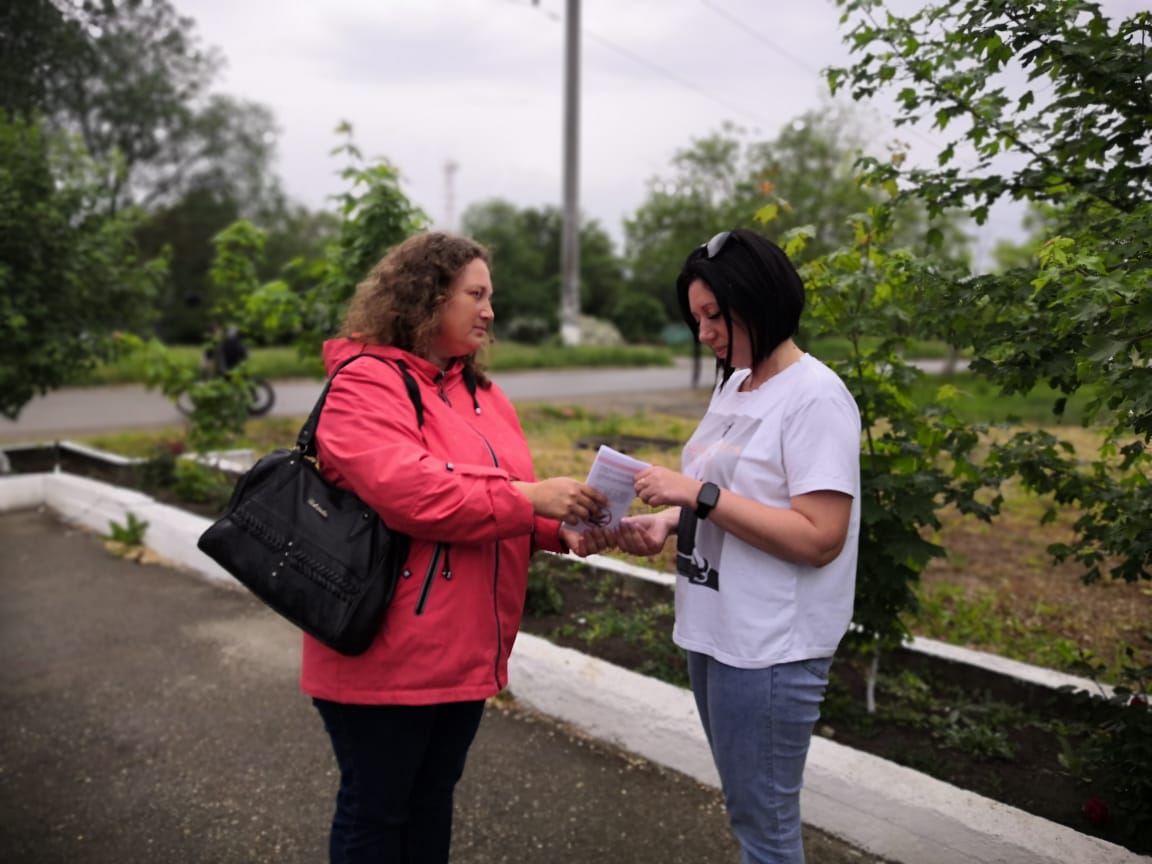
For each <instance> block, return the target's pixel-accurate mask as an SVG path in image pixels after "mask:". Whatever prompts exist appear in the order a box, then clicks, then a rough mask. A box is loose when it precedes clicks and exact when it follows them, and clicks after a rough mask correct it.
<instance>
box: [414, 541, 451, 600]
mask: <svg viewBox="0 0 1152 864" xmlns="http://www.w3.org/2000/svg"><path fill="white" fill-rule="evenodd" d="M446 547H447V544H445V543H437V544H436V548H435V549H433V550H432V561H431V562H429V564H428V572H427V573H426V574H425V575H424V584H423V585H422V586H421V588H420V600H419V602H417V603H416V614H417V615H423V614H424V604H426V603H427V602H428V592H429V591H431V590H432V582H433V581H434V580H435V579H436V565H438V564H439V563H440V555H441V553H442V552H443V551H444V550H445V548H446Z"/></svg>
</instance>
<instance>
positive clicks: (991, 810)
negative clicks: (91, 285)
mask: <svg viewBox="0 0 1152 864" xmlns="http://www.w3.org/2000/svg"><path fill="white" fill-rule="evenodd" d="M41 506H47V507H50V508H52V509H53V510H55V511H56V512H57V513H59V514H60V516H61V517H62V518H64V519H65V520H67V521H69V522H74V523H78V524H80V525H83V526H85V527H86V528H89V529H91V530H95V531H98V532H100V533H107V532H108V529H109V524H110V522H112V521H115V522H118V523H123V522H124V521H125V519H126V518H127V514H128V513H133V514H134V515H135V516H136V517H137V518H138V519H142V520H144V521H147V522H148V531H147V534H146V537H147V540H148V546H149V547H150V548H152V549H153V551H155V552H156V553H157V554H159V555H160V556H162V557H163V558H165V559H167V560H168V561H171V562H173V563H174V564H176V565H178V566H180V567H182V568H184V569H187V570H190V571H193V572H195V573H197V574H199V575H202V576H205V577H207V578H208V579H210V580H212V581H213V582H217V583H219V584H222V585H229V586H233V587H239V584H238V583H237V582H236V580H235V579H233V578H232V577H231V576H230V575H229V574H228V573H227V572H226V571H224V570H223V569H221V568H220V567H219V566H218V565H217V564H216V563H215V562H213V561H212V560H211V559H210V558H208V557H207V556H205V555H204V554H203V553H201V552H200V551H199V550H198V549H197V548H196V539H197V538H198V537H199V536H200V534H201V533H202V532H203V530H204V529H205V528H206V527H207V526H208V525H209V520H208V519H205V518H203V517H200V516H196V515H194V514H190V513H187V512H185V511H183V510H180V509H178V508H175V507H170V506H168V505H165V504H161V503H159V502H157V501H155V500H154V499H152V498H151V497H149V496H147V495H143V494H140V493H138V492H134V491H131V490H127V489H122V488H119V487H116V486H111V485H109V484H106V483H101V482H98V481H94V480H89V479H87V478H83V477H77V476H74V475H70V474H65V473H60V472H56V473H50V474H48V473H46V474H26V475H10V476H3V477H0V513H2V512H7V511H11V510H21V509H29V508H35V507H41ZM601 558H603V556H597V559H601ZM607 560H611V559H607ZM594 563H596V564H600V563H601V562H600V561H599V560H597V561H595V562H594ZM617 563H619V562H617ZM626 566H627V567H628V570H629V571H633V570H641V569H642V568H636V567H635V566H634V565H626ZM631 575H636V574H635V573H631ZM655 581H661V580H660V579H658V578H657V579H656V580H655ZM937 644H942V643H937ZM966 653H967V654H968V655H971V656H972V657H977V656H987V655H978V654H977V652H966ZM1016 666H1019V667H1023V666H1024V664H1013V667H1016ZM1027 668H1028V669H1034V668H1035V667H1027ZM1036 672H1037V673H1043V672H1044V670H1036ZM1009 674H1011V673H1009ZM509 676H510V678H511V681H512V685H511V688H510V689H511V691H512V694H513V695H514V696H515V697H516V698H517V699H519V700H521V701H523V702H525V703H526V704H528V705H531V706H532V707H534V708H536V709H538V710H540V711H542V712H544V713H546V714H548V715H550V716H553V717H556V718H558V719H560V720H563V721H564V722H567V723H570V724H572V725H573V726H575V727H577V728H579V729H581V730H582V731H584V732H585V733H587V734H589V735H591V736H593V737H596V738H599V739H602V740H605V741H608V742H611V743H612V744H614V745H616V746H618V747H621V748H623V749H626V750H629V751H631V752H633V753H636V754H638V755H640V756H643V757H644V758H646V759H648V760H650V761H652V762H655V763H657V764H660V765H664V766H666V767H668V768H672V769H674V770H676V771H680V772H682V773H684V774H687V775H689V776H691V777H694V778H695V779H697V780H699V781H701V782H704V783H708V784H710V785H713V786H717V785H718V780H717V776H716V771H715V768H714V767H713V765H712V759H711V754H710V753H709V750H708V744H707V741H706V740H705V738H704V733H703V731H702V730H701V728H700V723H699V719H698V716H697V713H696V706H695V704H694V702H693V700H692V695H691V693H689V692H688V691H687V690H684V689H682V688H679V687H675V686H673V685H671V684H667V683H665V682H662V681H658V680H656V679H654V678H649V677H647V676H644V675H639V674H637V673H634V672H631V671H629V670H627V669H622V668H620V667H618V666H614V665H612V664H610V663H606V662H604V661H602V660H597V659H595V658H592V657H589V656H587V655H584V654H581V653H580V652H577V651H573V650H571V649H568V648H562V647H559V646H557V645H554V644H552V643H550V642H548V641H547V640H545V639H541V638H538V637H535V636H532V635H530V634H527V633H523V634H521V635H520V636H519V637H518V638H517V641H516V650H515V651H514V652H513V654H512V658H511V662H510V670H509ZM1039 677H1041V678H1044V677H1046V676H1044V675H1042V674H1041V675H1040V676H1039ZM1050 686H1051V685H1050ZM1057 686H1058V685H1057ZM803 809H804V821H805V822H806V823H807V824H810V825H813V826H815V827H817V828H820V829H821V830H824V831H826V832H828V833H830V834H833V835H835V836H837V837H840V838H842V839H843V840H845V841H846V842H848V843H851V844H852V845H854V846H857V847H859V848H861V849H863V850H865V851H866V852H869V853H871V854H873V855H877V856H880V857H882V858H886V859H888V860H890V861H894V862H899V864H1069V862H1075V864H1136V862H1148V861H1150V860H1152V859H1150V858H1148V857H1145V856H1139V855H1136V854H1134V853H1132V852H1129V851H1127V850H1126V849H1123V848H1121V847H1119V846H1116V845H1114V844H1111V843H1106V842H1104V841H1102V840H1097V839H1096V838H1093V837H1088V836H1086V835H1083V834H1080V833H1078V832H1076V831H1073V830H1072V829H1070V828H1066V827H1064V826H1062V825H1059V824H1056V823H1054V822H1050V821H1048V820H1046V819H1040V818H1038V817H1036V816H1033V815H1031V814H1029V813H1025V812H1023V811H1021V810H1017V809H1016V808H1013V807H1008V806H1007V805H1004V804H1001V803H999V802H997V801H993V800H991V799H988V798H984V797H981V796H979V795H976V794H974V793H971V792H967V791H965V790H962V789H958V788H956V787H955V786H951V785H949V784H947V783H942V782H940V781H938V780H935V779H933V778H931V777H928V776H927V775H924V774H921V773H919V772H917V771H913V770H911V769H908V768H904V767H901V766H899V765H895V764H893V763H891V762H887V761H885V760H883V759H879V758H877V757H875V756H871V755H870V754H866V753H861V752H859V751H856V750H852V749H850V748H848V747H844V746H842V745H839V744H836V743H835V742H833V741H829V740H827V739H824V738H819V737H816V738H814V739H813V741H812V747H811V751H810V753H809V757H808V766H807V770H806V772H805V788H804V793H803Z"/></svg>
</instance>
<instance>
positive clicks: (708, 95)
mask: <svg viewBox="0 0 1152 864" xmlns="http://www.w3.org/2000/svg"><path fill="white" fill-rule="evenodd" d="M507 2H509V3H512V4H514V5H516V6H523V5H525V2H524V0H507ZM528 2H529V4H530V8H532V9H533V10H535V11H537V12H540V13H541V14H542V15H544V16H545V17H547V18H548V19H549V20H551V21H555V22H557V23H559V22H561V20H562V19H561V16H560V15H558V14H557V13H555V12H551V11H549V10H547V9H544V8H542V7H541V6H540V5H539V3H538V2H537V0H528ZM580 31H581V32H582V33H583V34H584V35H585V36H588V37H590V38H591V39H594V40H595V41H596V42H599V43H600V44H601V45H602V46H604V47H605V48H607V49H609V50H610V51H615V52H616V53H617V54H619V55H621V56H622V57H626V58H628V59H629V60H631V61H632V62H633V63H638V64H639V65H641V66H644V67H645V68H647V69H649V70H651V71H652V72H655V73H656V74H658V75H661V76H663V77H665V78H667V79H668V80H670V81H672V82H674V83H676V84H678V85H680V86H681V87H683V88H685V89H686V90H691V91H692V92H693V93H696V94H697V95H699V96H702V97H703V98H705V99H707V100H708V101H710V102H714V103H716V104H717V105H720V106H721V107H723V108H725V109H727V110H728V111H734V112H736V113H737V114H741V115H743V116H744V117H747V118H748V119H750V120H755V121H756V122H757V123H762V124H765V125H768V126H773V125H775V122H774V121H772V120H769V119H768V118H767V117H764V116H763V115H760V114H756V113H754V112H751V111H749V110H748V109H747V108H745V107H743V106H740V105H736V104H734V103H732V102H727V101H725V100H723V99H719V98H717V97H716V94H715V93H713V92H710V91H708V90H705V89H704V88H702V87H700V86H698V85H696V84H693V83H692V82H691V81H688V80H686V79H685V78H682V77H680V76H679V75H677V74H676V73H675V72H672V71H671V70H669V69H666V68H664V67H663V66H660V65H658V64H656V63H653V62H652V61H651V60H648V59H647V58H645V57H641V56H640V55H639V54H637V53H635V52H634V51H630V50H629V49H627V48H625V47H623V46H622V45H618V44H617V43H615V42H613V41H612V40H610V39H606V38H604V37H603V36H601V35H600V34H598V33H593V32H592V31H591V30H589V29H588V28H587V27H581V28H580Z"/></svg>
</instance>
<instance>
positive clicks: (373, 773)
mask: <svg viewBox="0 0 1152 864" xmlns="http://www.w3.org/2000/svg"><path fill="white" fill-rule="evenodd" d="M492 303H493V286H492V278H491V275H490V272H489V255H488V252H487V250H486V249H485V248H484V247H483V246H481V245H479V244H477V243H475V242H473V241H472V240H469V239H466V238H463V237H459V236H455V235H451V234H446V233H422V234H417V235H414V236H412V237H410V238H408V239H407V240H405V241H403V242H402V243H400V244H399V245H397V246H395V247H394V248H392V249H391V250H389V251H388V253H387V254H386V255H385V256H384V258H383V259H382V260H381V261H380V262H379V263H378V264H377V265H376V266H375V268H374V269H373V270H372V272H371V273H370V274H368V276H367V278H366V279H365V280H364V281H363V282H361V283H360V285H359V286H358V287H357V289H356V293H355V296H354V297H353V298H352V301H351V303H350V305H349V308H348V311H347V315H346V317H345V319H344V324H343V329H342V333H341V335H340V337H339V338H336V339H332V340H330V341H328V342H326V343H325V344H324V348H323V354H324V360H325V363H326V366H327V368H328V370H329V372H330V373H331V371H332V370H334V369H335V367H336V366H337V365H338V364H340V363H341V362H342V361H344V360H346V359H348V358H350V357H354V356H355V355H357V354H363V353H370V354H374V355H377V356H378V357H383V358H387V359H388V360H390V361H393V363H398V364H400V363H402V364H403V365H404V366H405V367H406V368H407V370H408V371H409V372H410V373H411V375H412V376H413V377H414V378H415V380H416V382H417V383H418V386H419V389H420V393H421V397H422V401H423V404H424V423H423V425H422V426H419V425H418V424H417V422H416V416H415V410H414V408H413V406H412V404H411V403H410V401H409V398H408V396H407V394H406V392H405V384H404V381H403V379H402V378H401V375H400V374H399V373H398V371H397V369H395V368H392V367H390V365H389V364H386V363H381V362H379V361H376V360H367V359H365V360H361V361H358V362H353V363H351V364H349V365H348V366H346V367H345V368H344V369H343V370H342V371H341V372H340V374H339V375H337V376H336V377H335V379H334V380H333V383H332V386H331V389H330V391H329V393H328V398H327V401H326V403H325V405H324V409H323V412H322V413H321V416H320V421H319V427H318V431H317V438H316V440H317V451H318V457H319V462H320V466H321V470H322V471H323V473H324V475H325V477H327V478H328V479H329V480H331V481H332V482H334V483H336V484H337V485H338V486H341V487H343V488H346V489H350V490H352V491H353V492H355V493H356V494H357V495H358V496H359V497H360V498H361V499H362V500H364V501H365V502H367V503H368V504H370V505H371V506H372V507H373V508H375V509H376V510H377V512H379V514H380V516H381V517H382V518H383V520H384V521H385V523H387V524H388V526H389V527H391V528H392V529H394V530H396V531H399V532H403V533H404V534H407V535H409V537H410V538H411V548H410V552H409V555H408V559H407V561H406V564H405V566H404V569H403V573H402V578H401V579H400V583H399V586H398V587H397V590H396V594H395V596H394V598H393V600H392V602H391V604H390V606H389V608H388V612H387V614H386V616H385V619H384V622H383V625H382V627H381V630H380V633H379V635H378V636H377V637H376V640H375V642H374V643H373V644H372V645H371V647H370V648H369V649H368V650H367V651H366V652H365V653H364V654H361V655H358V656H354V657H350V656H345V655H342V654H339V653H337V652H335V651H333V650H331V649H329V648H327V647H325V646H324V645H323V644H321V643H320V642H318V641H316V640H315V639H312V638H311V637H308V636H305V637H304V647H303V665H302V670H301V687H302V689H303V691H304V692H305V693H306V694H308V695H310V696H311V697H312V699H313V703H314V705H315V706H316V708H317V710H318V711H319V714H320V717H321V718H322V720H323V723H324V727H325V729H326V730H327V732H328V735H329V738H330V739H331V743H332V748H333V751H334V753H335V757H336V762H337V764H338V766H339V770H340V786H339V790H338V792H337V796H336V809H335V815H334V817H333V820H332V829H331V834H330V838H329V859H330V861H331V862H333V864H337V862H339V864H352V862H368V861H371V862H383V861H387V862H390V864H401V862H409V864H434V862H447V861H448V854H449V844H450V840H451V834H452V810H453V791H454V789H455V786H456V783H457V781H458V780H459V779H460V777H461V775H462V773H463V770H464V764H465V758H466V756H467V753H468V749H469V747H470V746H471V743H472V740H473V737H474V736H475V734H476V731H477V729H478V727H479V724H480V720H481V716H482V714H483V711H484V702H485V700H486V699H487V698H488V697H490V696H493V695H495V694H496V693H497V692H499V691H500V690H501V689H503V688H504V687H505V686H506V685H507V683H508V656H509V653H510V652H511V650H512V645H513V642H514V641H515V639H516V634H517V631H518V629H519V626H520V620H521V615H522V612H523V608H524V601H525V593H526V589H527V574H528V561H529V558H530V557H531V556H532V554H533V553H534V552H535V551H537V550H541V549H544V550H550V551H553V552H566V551H569V550H571V551H573V552H575V553H576V554H578V555H587V554H590V553H592V552H596V551H599V550H600V549H602V548H605V547H606V546H607V543H608V540H609V539H612V538H610V537H609V536H608V535H607V534H605V533H604V532H602V531H599V530H595V529H594V530H589V531H585V532H584V533H577V532H575V531H573V530H572V529H570V528H569V527H567V526H566V525H565V523H568V524H570V525H575V524H577V523H580V522H582V521H584V520H588V519H591V518H594V517H595V516H596V515H597V514H598V513H599V512H600V510H601V509H602V508H603V507H605V506H606V504H607V501H606V499H605V497H604V495H603V494H602V493H600V492H599V491H597V490H596V489H594V488H592V487H590V486H587V485H586V484H584V483H582V482H579V481H577V480H575V479H571V478H566V477H558V478H552V479H547V480H537V479H536V478H535V476H534V473H533V467H532V458H531V455H530V453H529V451H528V445H527V442H526V440H525V437H524V434H523V431H522V429H521V426H520V422H519V419H518V418H517V415H516V412H515V410H514V408H513V407H512V404H511V403H510V402H509V400H508V399H507V398H506V397H505V395H504V394H503V393H502V392H501V390H500V388H499V387H497V386H496V385H495V384H494V383H492V381H490V380H489V379H488V377H487V376H486V375H485V374H484V371H483V367H482V365H481V362H480V359H479V356H478V355H479V354H480V352H481V349H483V348H484V347H485V346H486V345H487V344H488V342H489V340H490V327H491V324H492V321H493V318H494V313H493V309H492Z"/></svg>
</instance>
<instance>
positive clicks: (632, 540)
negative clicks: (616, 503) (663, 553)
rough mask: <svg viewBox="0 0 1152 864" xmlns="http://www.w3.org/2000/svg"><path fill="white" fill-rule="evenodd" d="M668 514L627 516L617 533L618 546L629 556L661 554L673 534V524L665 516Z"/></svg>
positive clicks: (621, 521) (663, 512) (664, 512)
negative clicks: (669, 536)
mask: <svg viewBox="0 0 1152 864" xmlns="http://www.w3.org/2000/svg"><path fill="white" fill-rule="evenodd" d="M667 512H668V511H662V512H660V513H643V514H641V515H639V516H625V517H624V518H623V519H622V520H620V528H619V530H618V531H617V532H616V538H615V540H616V545H617V546H618V547H619V548H620V550H621V551H623V552H627V553H628V554H629V555H657V554H659V552H660V550H661V549H663V548H664V543H665V542H666V541H667V540H668V535H669V534H671V533H672V524H671V523H670V522H669V520H668V517H667V516H666V515H665V514H666V513H667Z"/></svg>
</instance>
